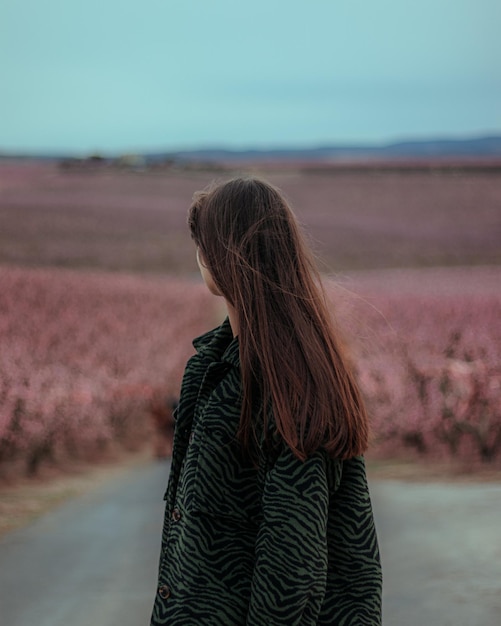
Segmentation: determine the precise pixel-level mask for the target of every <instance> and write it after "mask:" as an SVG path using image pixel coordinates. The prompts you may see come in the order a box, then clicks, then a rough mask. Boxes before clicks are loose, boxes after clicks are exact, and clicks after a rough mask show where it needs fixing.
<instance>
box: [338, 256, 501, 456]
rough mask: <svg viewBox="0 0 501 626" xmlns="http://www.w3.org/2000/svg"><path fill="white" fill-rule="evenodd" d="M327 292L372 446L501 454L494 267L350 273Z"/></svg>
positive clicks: (499, 309)
mask: <svg viewBox="0 0 501 626" xmlns="http://www.w3.org/2000/svg"><path fill="white" fill-rule="evenodd" d="M339 285H340V286H338V287H337V288H335V289H334V290H333V292H332V300H333V306H334V307H335V308H337V311H338V318H339V319H340V321H341V323H342V324H343V328H344V329H345V332H346V334H347V336H348V337H349V340H350V342H351V346H352V351H353V354H354V356H355V364H356V368H357V372H358V375H359V379H360V383H361V386H362V389H363V391H364V394H365V397H366V399H367V402H368V406H369V409H370V413H371V417H372V421H373V424H372V425H373V449H376V451H378V452H379V453H380V454H383V455H386V456H394V455H400V456H402V455H407V456H408V454H409V452H410V451H413V452H415V453H416V454H418V455H420V456H422V457H425V458H426V457H429V458H433V459H439V458H440V459H442V458H453V459H458V460H460V461H462V462H466V463H468V462H478V461H482V462H490V463H493V462H498V463H499V462H500V461H501V268H494V267H492V268H463V269H459V268H456V269H450V268H449V269H427V270H400V271H399V270H393V271H390V270H388V271H386V272H381V271H380V272H365V273H358V274H357V273H355V274H352V275H351V277H350V278H347V277H345V279H344V280H340V281H339Z"/></svg>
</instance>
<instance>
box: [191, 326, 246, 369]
mask: <svg viewBox="0 0 501 626" xmlns="http://www.w3.org/2000/svg"><path fill="white" fill-rule="evenodd" d="M193 346H194V347H195V349H196V351H197V352H198V353H199V354H200V355H202V356H204V357H206V358H208V359H210V360H211V361H224V362H226V363H229V364H230V365H233V366H234V367H240V351H239V345H238V337H233V333H232V330H231V326H230V320H229V318H228V317H227V318H226V319H225V320H224V322H223V323H222V324H221V325H220V326H218V327H217V328H214V330H210V331H209V332H207V333H205V334H203V335H201V336H200V337H197V338H196V339H194V340H193Z"/></svg>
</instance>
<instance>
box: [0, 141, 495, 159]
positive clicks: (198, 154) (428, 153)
mask: <svg viewBox="0 0 501 626" xmlns="http://www.w3.org/2000/svg"><path fill="white" fill-rule="evenodd" d="M131 157H132V158H134V157H135V158H137V157H139V158H141V159H143V160H144V161H146V162H147V163H151V164H155V163H159V162H165V161H177V162H183V161H184V162H206V163H209V162H213V163H216V162H231V161H312V162H314V161H323V162H326V161H327V162H328V161H343V160H344V161H364V160H375V161H377V160H387V161H393V160H395V161H399V160H405V159H408V160H413V159H489V158H490V159H496V160H497V159H500V158H501V135H491V136H485V137H475V138H470V139H454V138H452V139H440V138H436V139H424V140H408V141H398V142H392V143H387V144H381V145H364V144H343V145H336V144H332V145H330V144H327V145H323V146H322V145H320V146H317V147H288V148H285V147H282V148H280V147H277V148H242V149H237V148H224V147H209V148H200V149H193V150H171V151H168V150H165V151H161V152H148V151H135V152H134V154H132V155H131V154H127V155H125V156H123V157H122V158H131ZM11 158H22V159H31V158H34V159H47V160H58V159H71V158H74V156H73V155H71V153H69V152H62V151H61V152H51V153H49V152H46V153H36V154H29V153H17V154H16V153H13V152H10V153H8V152H4V151H2V149H1V146H0V160H1V159H11ZM88 158H91V159H102V160H105V161H109V160H113V159H117V158H121V155H120V154H118V153H117V154H115V155H114V156H112V155H110V156H106V157H104V156H100V155H93V156H92V157H88Z"/></svg>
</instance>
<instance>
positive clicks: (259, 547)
mask: <svg viewBox="0 0 501 626" xmlns="http://www.w3.org/2000/svg"><path fill="white" fill-rule="evenodd" d="M328 502H329V488H328V480H327V475H326V459H325V456H324V454H323V453H322V452H317V453H316V454H314V455H312V456H311V457H309V458H308V459H307V460H306V461H301V460H299V459H298V458H296V457H295V456H294V455H293V453H292V452H291V450H290V449H289V447H288V446H287V445H286V444H285V443H282V444H280V447H279V451H278V456H277V458H276V460H275V463H274V465H273V467H272V468H271V469H270V470H269V471H268V472H267V473H266V477H265V483H264V489H263V500H262V511H263V517H262V521H261V524H260V527H259V531H258V535H257V541H256V549H255V567H254V572H253V579H252V587H251V597H250V605H249V612H248V616H247V626H281V625H283V626H295V625H296V624H301V626H306V625H307V624H316V623H317V617H318V613H319V612H320V608H321V605H322V601H323V597H324V594H325V585H326V572H327V540H326V527H327V518H328Z"/></svg>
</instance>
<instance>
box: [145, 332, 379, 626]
mask: <svg viewBox="0 0 501 626" xmlns="http://www.w3.org/2000/svg"><path fill="white" fill-rule="evenodd" d="M193 344H194V346H195V348H196V350H197V354H195V355H194V356H193V357H191V359H190V360H189V361H188V364H187V366H186V371H185V374H184V378H183V383H182V387H181V396H180V401H179V406H178V410H177V416H176V430H175V437H174V449H173V457H172V466H171V472H170V476H169V482H168V487H167V491H166V494H165V500H166V511H165V522H164V529H163V535H162V552H161V557H160V566H159V579H158V590H157V595H156V598H155V604H154V607H153V614H152V618H151V625H152V626H159V625H160V624H168V625H169V626H245V625H246V626H295V625H298V626H299V625H301V626H310V625H311V626H312V625H325V626H327V625H329V626H355V625H356V626H378V625H380V624H381V565H380V559H379V550H378V543H377V537H376V531H375V527H374V520H373V515H372V506H371V501H370V497H369V492H368V488H367V481H366V475H365V466H364V462H363V459H362V458H354V459H351V460H349V461H344V462H340V461H336V460H333V459H330V458H329V457H328V456H327V454H326V453H325V452H324V451H318V452H317V453H315V454H314V455H312V456H310V457H309V458H308V459H307V460H306V461H304V462H303V461H300V460H298V459H297V458H296V457H295V456H294V455H293V454H292V452H291V451H290V449H289V448H288V447H287V446H286V445H285V444H283V442H281V440H280V439H279V438H278V437H277V436H276V435H274V434H272V436H274V439H275V441H276V442H278V443H277V446H272V447H270V446H265V445H263V446H262V447H261V448H260V450H259V452H258V461H257V463H256V461H254V462H253V461H252V460H251V459H248V458H247V457H246V455H242V454H241V450H240V446H239V444H238V442H237V440H236V432H237V429H238V424H239V419H240V408H241V379H240V366H239V349H238V338H233V336H232V333H231V327H230V325H229V322H228V320H225V322H223V324H222V325H221V326H220V327H218V328H216V329H215V330H213V331H211V332H209V333H206V334H205V335H202V336H201V337H199V338H198V339H195V341H194V342H193ZM261 435H262V437H261V440H262V441H265V440H266V441H268V437H264V433H261ZM270 450H273V453H271V452H270Z"/></svg>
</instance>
